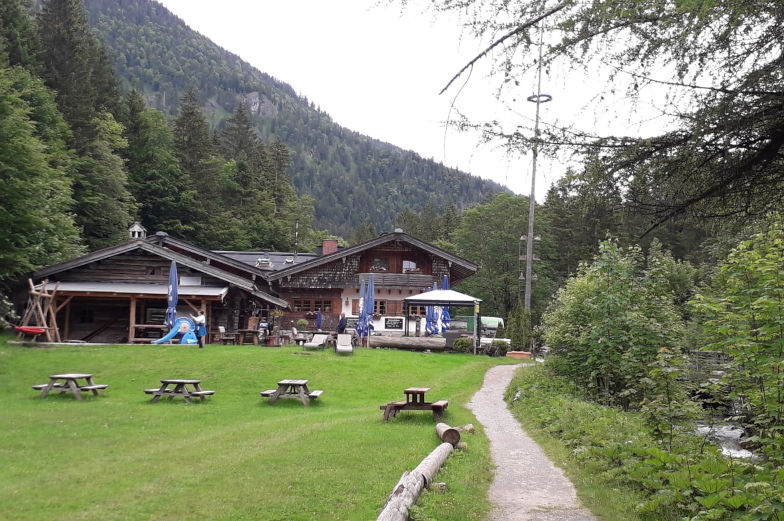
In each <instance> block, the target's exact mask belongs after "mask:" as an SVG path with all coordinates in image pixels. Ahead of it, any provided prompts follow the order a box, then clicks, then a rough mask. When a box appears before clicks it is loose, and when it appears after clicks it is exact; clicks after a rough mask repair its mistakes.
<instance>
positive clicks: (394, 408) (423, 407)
mask: <svg viewBox="0 0 784 521" xmlns="http://www.w3.org/2000/svg"><path fill="white" fill-rule="evenodd" d="M448 406H449V401H448V400H438V401H437V402H433V403H427V402H425V403H413V402H406V401H400V402H389V403H387V404H386V405H381V406H380V407H379V409H381V410H382V411H384V421H387V420H389V417H390V416H392V417H393V418H394V417H395V416H397V413H398V412H400V411H433V419H434V420H435V421H439V420H440V419H441V416H443V414H444V410H446V408H447V407H448Z"/></svg>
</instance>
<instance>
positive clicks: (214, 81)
mask: <svg viewBox="0 0 784 521" xmlns="http://www.w3.org/2000/svg"><path fill="white" fill-rule="evenodd" d="M85 6H86V8H87V12H88V16H89V19H90V24H91V25H92V26H93V27H94V28H95V29H96V30H97V31H98V32H99V34H100V36H101V37H102V39H103V40H104V41H105V42H106V44H107V46H108V47H109V51H110V53H111V54H112V56H113V57H114V60H115V66H116V70H117V74H118V76H119V77H120V78H121V80H122V81H123V82H124V83H126V85H129V86H132V87H135V88H137V89H138V90H139V91H141V92H143V94H144V96H145V99H146V100H147V103H148V105H149V106H151V107H155V108H157V109H159V110H161V111H162V112H164V113H165V114H166V115H167V116H168V117H172V116H173V115H175V114H176V113H177V109H178V107H177V105H178V101H179V99H180V98H181V96H182V94H183V93H184V92H185V89H186V88H187V87H188V86H191V85H192V86H194V87H196V88H197V89H198V92H199V94H200V96H201V97H202V100H203V101H204V112H205V114H206V115H207V117H208V118H209V119H210V121H211V123H212V124H213V125H214V126H215V127H220V126H221V125H222V123H223V121H224V119H225V118H226V117H228V116H229V115H230V114H231V113H232V112H233V111H234V109H235V107H236V106H237V104H238V103H240V102H242V101H245V102H246V103H248V105H249V107H250V108H251V111H252V115H253V122H254V125H255V127H256V128H257V129H258V131H259V133H260V135H261V137H262V139H264V140H272V139H274V138H275V137H279V138H280V139H281V140H282V141H283V142H284V143H286V145H288V146H289V148H290V149H291V151H292V160H293V164H292V168H291V170H290V175H291V179H292V182H293V184H294V187H295V188H296V189H297V191H298V192H299V193H300V194H303V193H305V194H310V195H312V196H313V197H314V206H315V212H316V222H315V223H314V228H316V229H327V230H329V231H330V232H332V233H336V234H340V235H343V236H348V235H349V234H350V232H351V231H352V230H353V229H354V228H355V227H356V226H357V225H358V224H359V222H360V221H361V220H362V219H366V220H368V221H369V222H371V223H372V224H373V225H374V226H375V227H376V229H377V230H378V231H386V230H390V229H391V228H393V227H394V221H395V217H396V216H397V214H398V213H400V211H401V210H403V208H404V207H405V206H406V205H408V206H410V207H411V208H413V209H414V210H417V211H421V209H422V208H423V207H424V205H425V203H426V202H427V201H428V200H431V201H432V203H433V204H434V205H435V207H436V208H441V207H442V206H443V205H444V204H446V203H452V204H454V205H455V206H456V207H457V208H458V209H461V210H462V209H465V208H467V207H469V206H471V205H473V204H474V203H476V202H479V201H482V200H485V199H486V197H487V196H489V195H491V194H494V193H498V192H501V191H506V190H507V189H506V188H504V187H503V186H501V185H499V184H497V183H494V182H491V181H486V180H483V179H481V178H478V177H475V176H471V175H469V174H466V173H464V172H460V171H458V170H455V169H452V168H447V167H445V166H444V165H442V164H440V163H436V162H434V161H432V160H428V159H424V158H422V157H421V156H419V155H418V154H416V153H414V152H411V151H406V150H402V149H400V148H398V147H395V146H393V145H390V144H388V143H384V142H381V141H378V140H376V139H373V138H370V137H367V136H364V135H361V134H359V133H357V132H353V131H351V130H348V129H346V128H343V127H341V126H340V125H338V124H337V123H335V122H334V121H333V120H332V118H331V117H330V116H329V115H328V114H326V113H325V112H323V111H321V110H319V109H318V108H317V107H315V106H314V105H313V104H312V103H311V102H309V101H308V99H307V98H305V97H302V96H299V95H298V94H297V93H296V92H295V91H294V89H293V88H292V87H291V86H289V85H288V84H286V83H284V82H282V81H279V80H277V79H275V78H273V77H271V76H269V75H268V74H265V73H263V72H261V71H259V70H258V69H256V68H254V67H253V66H251V65H249V64H248V63H246V62H244V61H243V60H242V59H240V58H239V57H238V56H236V55H234V54H232V53H230V52H228V51H226V50H225V49H222V48H221V47H219V46H218V45H217V44H215V43H213V42H212V41H210V40H209V39H208V38H206V37H204V36H203V35H201V34H199V33H197V32H195V31H193V30H192V29H190V28H189V27H188V26H187V25H185V23H184V22H183V21H182V20H181V19H180V18H178V17H177V16H175V15H174V14H172V13H171V12H170V11H169V10H167V9H166V8H165V7H163V6H162V5H160V4H158V3H157V2H154V1H152V0H122V1H121V0H85ZM270 52H281V51H280V50H270ZM346 88H350V85H347V86H346Z"/></svg>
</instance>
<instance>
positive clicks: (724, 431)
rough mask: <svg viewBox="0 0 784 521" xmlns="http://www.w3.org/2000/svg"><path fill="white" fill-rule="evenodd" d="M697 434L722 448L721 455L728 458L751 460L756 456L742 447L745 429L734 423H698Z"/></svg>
mask: <svg viewBox="0 0 784 521" xmlns="http://www.w3.org/2000/svg"><path fill="white" fill-rule="evenodd" d="M697 434H699V435H700V436H707V437H708V439H709V440H711V441H713V442H715V443H716V444H717V445H719V446H720V447H721V453H722V454H724V455H725V456H728V457H733V458H744V459H750V458H753V457H754V454H753V453H752V452H751V451H749V450H746V449H744V448H743V447H741V445H740V438H741V436H743V429H741V428H740V427H738V426H737V425H734V424H732V423H721V424H715V423H707V422H697Z"/></svg>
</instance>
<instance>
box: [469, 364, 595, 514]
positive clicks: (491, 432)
mask: <svg viewBox="0 0 784 521" xmlns="http://www.w3.org/2000/svg"><path fill="white" fill-rule="evenodd" d="M518 367H520V365H498V366H495V367H493V368H491V369H490V370H489V371H487V373H485V379H484V383H483V384H482V388H481V389H480V390H479V391H477V393H476V394H475V395H474V396H473V397H472V398H471V401H470V402H469V404H468V407H469V408H470V409H471V410H472V411H473V413H474V415H475V416H476V418H477V420H479V422H480V423H481V424H482V425H483V426H484V430H485V433H486V435H487V437H488V438H489V439H490V452H491V454H492V456H493V463H494V464H495V465H496V471H495V478H494V479H493V484H492V485H491V487H490V492H489V494H488V495H489V497H490V501H491V502H492V504H493V511H492V513H491V515H490V520H491V521H595V520H596V518H594V517H593V516H592V515H591V513H590V512H588V511H587V510H585V509H584V508H582V507H581V506H580V502H579V501H578V500H577V495H576V493H575V490H574V486H573V485H572V483H571V482H570V481H569V479H568V478H567V477H566V476H564V474H563V472H562V471H561V469H559V468H557V467H556V466H555V465H553V463H552V462H551V461H550V460H549V459H548V458H547V456H545V455H544V453H543V452H542V449H540V448H539V446H538V445H537V444H536V443H534V441H533V440H532V439H531V438H530V437H529V436H528V435H527V434H526V433H525V431H524V430H523V429H522V427H521V426H520V424H519V423H518V422H517V420H516V419H515V418H514V417H513V416H512V414H511V413H510V412H509V409H507V407H506V402H504V392H505V390H506V388H507V387H508V386H509V382H510V381H511V380H512V376H513V375H514V373H515V371H516V370H517V368H518Z"/></svg>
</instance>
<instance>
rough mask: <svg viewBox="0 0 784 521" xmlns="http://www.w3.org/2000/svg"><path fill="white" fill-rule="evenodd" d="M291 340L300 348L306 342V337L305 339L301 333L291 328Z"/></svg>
mask: <svg viewBox="0 0 784 521" xmlns="http://www.w3.org/2000/svg"><path fill="white" fill-rule="evenodd" d="M291 339H292V340H293V341H294V342H295V343H296V344H297V345H298V346H301V345H303V344H304V343H305V342H307V341H308V337H306V336H305V335H304V334H303V333H300V332H299V331H297V328H296V327H292V328H291Z"/></svg>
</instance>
